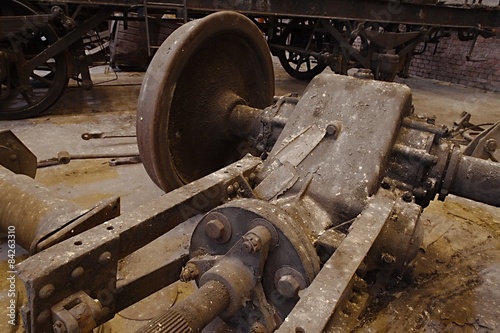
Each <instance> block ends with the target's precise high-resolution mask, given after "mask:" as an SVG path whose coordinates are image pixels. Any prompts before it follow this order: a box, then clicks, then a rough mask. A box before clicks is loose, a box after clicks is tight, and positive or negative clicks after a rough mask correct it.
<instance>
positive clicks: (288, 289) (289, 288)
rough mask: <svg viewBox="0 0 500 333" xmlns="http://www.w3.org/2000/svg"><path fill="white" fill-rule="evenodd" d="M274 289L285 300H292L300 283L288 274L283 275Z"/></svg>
mask: <svg viewBox="0 0 500 333" xmlns="http://www.w3.org/2000/svg"><path fill="white" fill-rule="evenodd" d="M276 288H277V289H278V292H279V293H280V294H281V295H282V296H284V297H286V298H294V297H296V296H297V294H298V293H299V290H300V283H299V281H297V279H296V278H295V277H293V276H292V275H290V274H286V275H283V276H282V277H280V279H279V280H278V283H277V286H276Z"/></svg>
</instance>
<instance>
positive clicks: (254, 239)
mask: <svg viewBox="0 0 500 333" xmlns="http://www.w3.org/2000/svg"><path fill="white" fill-rule="evenodd" d="M243 239H244V240H245V241H244V242H243V244H242V245H241V246H242V247H243V251H245V252H246V253H255V252H258V251H260V249H261V247H262V243H261V241H260V238H259V237H258V236H257V235H255V234H250V235H248V236H245V237H243Z"/></svg>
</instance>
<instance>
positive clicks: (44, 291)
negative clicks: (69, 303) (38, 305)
mask: <svg viewBox="0 0 500 333" xmlns="http://www.w3.org/2000/svg"><path fill="white" fill-rule="evenodd" d="M55 290H56V288H55V287H54V285H53V284H46V285H45V286H43V287H42V288H41V289H40V291H39V292H38V297H40V298H41V299H47V298H49V297H50V296H52V294H54V291H55Z"/></svg>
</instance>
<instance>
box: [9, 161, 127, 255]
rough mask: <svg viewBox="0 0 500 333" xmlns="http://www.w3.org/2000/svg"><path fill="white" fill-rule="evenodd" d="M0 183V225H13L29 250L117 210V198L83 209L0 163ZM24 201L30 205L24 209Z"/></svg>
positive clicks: (49, 242)
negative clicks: (0, 194)
mask: <svg viewBox="0 0 500 333" xmlns="http://www.w3.org/2000/svg"><path fill="white" fill-rule="evenodd" d="M0 187H1V188H2V196H1V197H0V212H1V214H0V228H1V229H2V230H7V228H8V227H9V226H15V227H16V230H17V235H18V237H17V238H18V239H17V242H18V244H19V245H21V246H22V247H23V248H25V249H26V250H28V251H30V252H31V253H36V252H38V251H40V250H42V249H43V248H44V246H43V245H40V244H41V243H43V242H45V244H53V243H56V242H59V241H61V240H64V239H67V238H69V237H71V236H74V235H75V234H78V233H80V232H82V231H84V230H87V229H90V228H92V227H94V226H96V225H97V224H99V223H102V222H104V221H106V220H108V219H110V218H113V217H116V216H117V215H119V213H120V209H119V203H118V202H119V201H118V199H117V198H115V199H112V200H110V202H106V203H103V204H102V205H101V206H99V207H96V208H95V209H94V210H88V209H84V208H83V207H81V206H79V205H77V204H76V203H74V202H72V201H70V200H67V199H64V198H61V197H59V196H58V195H57V194H56V193H54V192H52V191H50V190H48V189H46V188H44V187H43V186H41V185H40V184H39V183H37V182H36V181H35V180H33V179H31V178H29V177H27V176H25V175H15V174H13V173H12V172H10V171H9V170H6V169H5V168H3V167H0ZM27 202H29V203H30V209H26V203H27ZM103 210H104V211H103ZM48 238H50V239H48Z"/></svg>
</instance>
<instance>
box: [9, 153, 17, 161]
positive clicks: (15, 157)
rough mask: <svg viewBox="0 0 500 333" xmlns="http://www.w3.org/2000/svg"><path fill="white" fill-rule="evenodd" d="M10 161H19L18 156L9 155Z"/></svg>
mask: <svg viewBox="0 0 500 333" xmlns="http://www.w3.org/2000/svg"><path fill="white" fill-rule="evenodd" d="M9 160H11V161H15V160H17V155H16V154H10V155H9Z"/></svg>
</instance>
